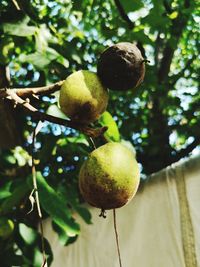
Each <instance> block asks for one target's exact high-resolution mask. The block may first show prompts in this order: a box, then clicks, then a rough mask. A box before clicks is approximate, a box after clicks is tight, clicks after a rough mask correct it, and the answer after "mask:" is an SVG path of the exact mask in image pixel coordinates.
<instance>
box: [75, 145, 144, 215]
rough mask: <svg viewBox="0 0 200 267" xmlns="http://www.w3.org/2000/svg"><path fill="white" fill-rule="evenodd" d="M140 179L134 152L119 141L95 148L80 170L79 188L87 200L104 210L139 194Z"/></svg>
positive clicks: (116, 206) (117, 205)
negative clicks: (137, 192)
mask: <svg viewBox="0 0 200 267" xmlns="http://www.w3.org/2000/svg"><path fill="white" fill-rule="evenodd" d="M139 181H140V172H139V166H138V163H137V161H136V159H135V157H134V154H133V153H132V151H131V150H130V149H128V148H127V147H125V146H124V145H122V144H120V143H115V142H110V143H107V144H105V145H103V146H101V147H99V148H97V149H96V150H94V151H93V152H92V153H91V154H90V155H89V157H88V159H87V160H86V161H85V162H84V163H83V165H82V167H81V169H80V173H79V188H80V192H81V194H82V196H83V198H84V199H85V201H86V202H88V203H89V204H90V205H92V206H94V207H97V208H101V209H104V210H106V209H114V208H119V207H122V206H124V205H125V204H127V203H128V202H129V201H130V200H131V199H132V198H133V196H134V195H135V193H136V191H137V189H138V186H139Z"/></svg>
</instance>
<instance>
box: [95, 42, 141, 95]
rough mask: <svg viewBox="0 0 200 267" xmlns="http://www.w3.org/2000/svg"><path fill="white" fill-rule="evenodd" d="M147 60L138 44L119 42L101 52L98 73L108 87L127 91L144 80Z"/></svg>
mask: <svg viewBox="0 0 200 267" xmlns="http://www.w3.org/2000/svg"><path fill="white" fill-rule="evenodd" d="M145 61H146V60H144V58H143V57H142V55H141V52H140V50H139V49H138V48H137V46H136V45H134V44H132V43H128V42H123V43H118V44H116V45H113V46H111V47H109V48H107V49H106V50H105V51H104V52H103V53H102V54H101V56H100V58H99V61H98V65H97V74H98V75H99V77H100V79H101V81H102V83H103V84H104V85H105V86H106V87H107V88H109V89H111V90H122V91H123V90H124V91H126V90H129V89H133V88H135V87H137V86H138V85H140V84H141V82H142V81H143V79H144V75H145Z"/></svg>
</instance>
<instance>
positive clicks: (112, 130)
mask: <svg viewBox="0 0 200 267" xmlns="http://www.w3.org/2000/svg"><path fill="white" fill-rule="evenodd" d="M99 122H100V123H101V124H102V126H107V127H108V130H107V131H106V132H105V134H104V136H105V137H106V138H108V139H109V140H112V141H115V142H118V141H119V140H120V133H119V130H118V127H117V124H116V122H115V121H114V119H113V117H112V115H111V114H110V113H109V112H108V111H105V112H104V113H103V114H102V116H101V117H100V119H99Z"/></svg>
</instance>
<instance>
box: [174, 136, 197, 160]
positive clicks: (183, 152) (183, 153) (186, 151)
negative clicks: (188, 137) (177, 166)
mask: <svg viewBox="0 0 200 267" xmlns="http://www.w3.org/2000/svg"><path fill="white" fill-rule="evenodd" d="M199 144H200V137H196V139H194V141H193V142H192V143H191V144H189V145H188V146H187V147H186V148H183V149H181V150H180V151H178V152H177V154H176V155H175V160H174V161H173V162H175V161H178V160H180V159H181V158H183V157H186V156H188V155H189V153H190V152H192V150H193V149H195V147H197V146H198V145H199Z"/></svg>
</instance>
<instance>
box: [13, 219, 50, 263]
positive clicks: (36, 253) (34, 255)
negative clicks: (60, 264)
mask: <svg viewBox="0 0 200 267" xmlns="http://www.w3.org/2000/svg"><path fill="white" fill-rule="evenodd" d="M15 242H16V244H17V246H18V247H19V248H20V250H21V251H22V253H23V258H24V265H20V266H34V267H41V265H42V262H43V257H42V251H41V250H42V248H41V234H40V233H38V232H37V231H36V230H35V229H33V228H32V227H30V226H28V225H26V224H24V223H19V225H18V231H16V236H15ZM44 250H45V254H46V257H47V262H48V266H50V264H51V262H52V259H53V254H52V251H51V247H50V245H49V243H48V241H47V239H46V238H44Z"/></svg>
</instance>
